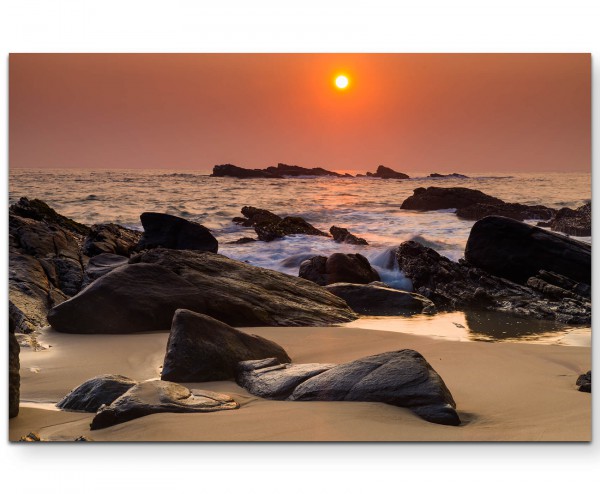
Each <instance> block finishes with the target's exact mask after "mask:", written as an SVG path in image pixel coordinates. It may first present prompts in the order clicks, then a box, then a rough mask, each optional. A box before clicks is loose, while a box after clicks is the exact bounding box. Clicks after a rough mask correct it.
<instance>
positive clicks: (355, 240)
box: [329, 225, 369, 245]
mask: <svg viewBox="0 0 600 494" xmlns="http://www.w3.org/2000/svg"><path fill="white" fill-rule="evenodd" d="M329 233H331V236H332V237H333V240H334V241H336V242H338V243H342V244H352V245H369V243H368V242H367V241H366V240H365V239H364V238H360V237H357V236H356V235H353V234H352V233H350V232H349V231H348V230H347V229H346V228H341V227H339V226H335V225H334V226H332V227H331V228H330V229H329Z"/></svg>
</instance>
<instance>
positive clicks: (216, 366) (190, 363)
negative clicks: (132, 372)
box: [161, 309, 291, 382]
mask: <svg viewBox="0 0 600 494" xmlns="http://www.w3.org/2000/svg"><path fill="white" fill-rule="evenodd" d="M266 357H277V358H278V359H279V360H280V361H281V362H290V361H291V360H290V357H289V356H288V354H287V353H286V352H285V350H284V349H283V348H281V346H279V345H278V344H277V343H275V342H273V341H270V340H267V339H266V338H262V337H260V336H256V335H249V334H246V333H243V332H242V331H238V330H237V329H234V328H232V327H231V326H228V325H227V324H225V323H222V322H220V321H217V320H216V319H213V318H212V317H209V316H206V315H204V314H198V313H195V312H191V311H189V310H186V309H179V310H178V311H177V312H175V316H174V317H173V324H172V326H171V333H170V334H169V341H168V342H167V352H166V354H165V361H164V364H163V369H162V373H161V379H163V380H166V381H174V382H204V381H220V380H223V379H230V378H232V377H234V376H235V368H236V366H237V363H238V362H240V361H242V360H254V359H263V358H266Z"/></svg>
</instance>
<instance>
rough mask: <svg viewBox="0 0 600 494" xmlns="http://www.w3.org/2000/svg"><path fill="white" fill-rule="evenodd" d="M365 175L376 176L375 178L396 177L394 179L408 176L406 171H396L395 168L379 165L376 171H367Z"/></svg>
mask: <svg viewBox="0 0 600 494" xmlns="http://www.w3.org/2000/svg"><path fill="white" fill-rule="evenodd" d="M367 177H377V178H384V179H389V178H396V179H407V178H410V177H409V176H408V175H407V174H406V173H402V172H397V171H396V170H392V169H391V168H388V167H387V166H383V165H379V166H378V167H377V171H376V172H375V173H371V172H367Z"/></svg>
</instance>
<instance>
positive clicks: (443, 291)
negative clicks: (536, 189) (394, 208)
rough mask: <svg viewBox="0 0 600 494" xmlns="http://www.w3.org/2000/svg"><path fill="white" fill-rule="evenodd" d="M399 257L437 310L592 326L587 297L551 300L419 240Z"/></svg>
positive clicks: (400, 250)
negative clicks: (485, 313) (439, 251)
mask: <svg viewBox="0 0 600 494" xmlns="http://www.w3.org/2000/svg"><path fill="white" fill-rule="evenodd" d="M504 219H506V218H504ZM506 220H507V221H514V220H508V219H506ZM481 221H485V220H481ZM517 223H519V222H517ZM519 224H523V223H519ZM396 258H397V261H398V267H399V269H400V270H402V271H403V272H404V273H405V275H406V276H407V277H408V278H409V279H410V280H411V282H412V284H413V287H414V289H415V291H416V292H417V293H420V294H421V295H423V296H425V297H427V298H429V299H430V300H431V301H432V302H433V303H434V304H435V305H436V307H437V308H438V310H465V309H473V310H491V311H499V312H504V313H507V314H512V315H515V316H519V317H526V318H533V319H555V320H557V321H560V322H564V323H569V324H589V322H590V319H591V304H590V303H589V302H588V301H582V300H577V299H573V298H566V299H562V300H560V301H552V300H549V299H548V298H546V297H545V296H544V295H543V294H542V293H540V292H538V291H536V290H534V289H532V288H530V287H527V286H522V285H519V284H517V283H514V282H512V281H509V280H507V279H503V278H499V277H496V276H493V275H491V274H489V273H488V272H486V271H484V270H483V269H480V268H477V267H476V266H473V265H472V264H469V263H468V262H467V261H461V262H459V263H456V262H453V261H451V260H450V259H448V258H446V257H443V256H441V255H440V254H438V253H437V252H435V251H434V250H433V249H430V248H428V247H424V246H423V245H421V244H419V243H417V242H413V241H409V242H404V243H402V244H401V245H400V247H399V248H398V250H397V252H396Z"/></svg>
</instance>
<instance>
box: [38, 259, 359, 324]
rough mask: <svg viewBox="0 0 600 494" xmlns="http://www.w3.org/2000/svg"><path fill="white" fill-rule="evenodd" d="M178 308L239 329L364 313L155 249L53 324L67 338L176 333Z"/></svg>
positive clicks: (218, 263)
mask: <svg viewBox="0 0 600 494" xmlns="http://www.w3.org/2000/svg"><path fill="white" fill-rule="evenodd" d="M177 309H189V310H191V311H194V312H200V313H202V314H206V315H209V316H211V317H214V318H215V319H218V320H220V321H223V322H224V323H226V324H230V325H232V326H320V325H330V324H337V323H341V322H347V321H351V320H353V319H355V318H356V317H357V316H356V314H355V313H354V312H353V311H351V310H350V308H349V307H348V306H347V305H346V303H345V302H344V301H343V300H341V299H339V298H337V297H335V296H334V295H332V294H330V293H329V292H328V291H327V290H325V289H323V288H320V287H318V286H316V285H315V284H314V283H310V282H308V281H306V280H303V279H301V278H298V277H295V276H289V275H286V274H283V273H279V272H276V271H271V270H268V269H263V268H258V267H254V266H251V265H249V264H247V263H244V262H240V261H234V260H233V259H229V258H227V257H224V256H221V255H218V254H213V253H210V252H195V251H182V250H171V249H152V250H149V251H146V252H143V253H141V254H138V255H136V256H134V257H133V258H131V259H130V260H129V264H127V265H125V266H122V267H119V268H116V269H114V270H113V271H111V272H110V273H108V274H106V275H104V276H102V277H101V278H99V279H97V280H96V281H94V282H93V283H92V284H91V285H89V286H87V287H86V288H85V289H84V290H82V291H81V292H79V293H78V294H77V295H76V296H75V297H73V298H71V299H70V300H67V301H65V302H63V303H62V304H60V305H58V306H56V307H54V308H53V309H52V310H51V311H50V313H49V314H48V321H49V322H50V324H51V325H52V327H53V328H54V329H55V330H57V331H62V332H67V333H135V332H140V331H168V330H169V329H170V327H171V320H172V319H173V315H174V313H175V311H176V310H177Z"/></svg>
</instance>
